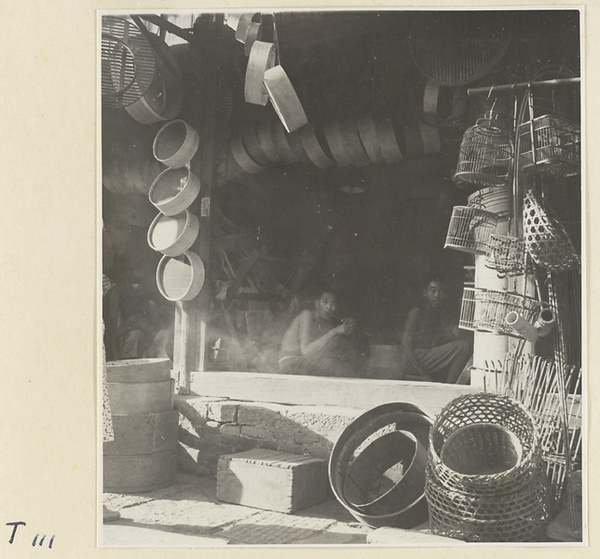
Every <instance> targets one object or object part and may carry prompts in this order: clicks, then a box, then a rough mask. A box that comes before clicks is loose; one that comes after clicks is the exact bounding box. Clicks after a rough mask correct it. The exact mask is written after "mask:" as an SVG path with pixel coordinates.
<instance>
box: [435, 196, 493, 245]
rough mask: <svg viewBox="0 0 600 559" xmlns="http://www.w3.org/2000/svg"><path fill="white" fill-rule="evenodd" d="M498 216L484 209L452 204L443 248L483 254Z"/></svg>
mask: <svg viewBox="0 0 600 559" xmlns="http://www.w3.org/2000/svg"><path fill="white" fill-rule="evenodd" d="M497 223H498V217H497V216H496V215H495V214H493V213H491V212H488V211H486V210H482V209H479V208H473V207H470V206H454V208H453V210H452V217H451V218H450V224H449V225H448V233H447V235H446V242H445V244H444V248H453V249H455V250H459V251H461V252H470V253H472V254H485V253H486V250H487V246H488V244H489V240H490V237H491V235H492V233H494V232H495V231H496V225H497Z"/></svg>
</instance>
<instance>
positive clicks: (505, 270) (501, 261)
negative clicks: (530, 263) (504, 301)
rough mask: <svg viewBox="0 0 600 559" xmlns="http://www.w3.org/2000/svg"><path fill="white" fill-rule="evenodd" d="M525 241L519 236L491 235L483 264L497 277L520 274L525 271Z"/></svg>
mask: <svg viewBox="0 0 600 559" xmlns="http://www.w3.org/2000/svg"><path fill="white" fill-rule="evenodd" d="M525 262H526V260H525V242H524V241H523V239H521V238H519V237H510V236H508V235H492V236H491V238H490V242H489V246H488V252H487V254H486V259H485V265H486V266H487V267H488V268H492V269H494V270H496V273H497V274H498V276H499V277H501V278H503V277H505V276H522V275H523V274H524V273H525Z"/></svg>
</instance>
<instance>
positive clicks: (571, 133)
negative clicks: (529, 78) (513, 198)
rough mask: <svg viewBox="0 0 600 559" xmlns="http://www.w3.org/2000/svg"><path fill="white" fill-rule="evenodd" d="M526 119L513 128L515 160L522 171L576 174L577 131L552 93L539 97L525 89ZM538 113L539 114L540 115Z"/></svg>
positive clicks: (545, 173)
mask: <svg viewBox="0 0 600 559" xmlns="http://www.w3.org/2000/svg"><path fill="white" fill-rule="evenodd" d="M525 101H526V103H527V108H528V111H529V120H527V121H526V122H522V123H521V124H519V126H518V128H517V134H518V141H519V163H520V166H521V169H522V170H523V171H524V172H532V173H540V174H544V175H550V176H553V177H571V176H575V175H578V174H579V173H580V169H581V131H580V127H579V125H578V124H576V123H575V122H573V120H572V119H571V118H569V117H568V116H567V115H566V109H565V107H564V104H561V103H560V102H559V101H556V99H555V95H554V92H553V91H552V92H551V96H550V97H542V96H540V95H539V94H538V93H536V94H535V95H534V93H533V92H532V91H531V89H529V90H528V91H527V94H526V95H525ZM540 113H541V114H540Z"/></svg>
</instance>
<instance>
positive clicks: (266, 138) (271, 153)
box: [256, 120, 283, 163]
mask: <svg viewBox="0 0 600 559" xmlns="http://www.w3.org/2000/svg"><path fill="white" fill-rule="evenodd" d="M272 125H273V120H261V121H260V122H259V123H258V125H257V126H256V136H257V138H258V145H259V146H260V149H261V151H262V152H263V153H264V154H265V157H266V158H267V159H268V160H269V161H271V162H272V163H279V162H281V161H283V156H282V155H281V153H280V152H279V149H278V148H277V146H276V144H275V141H274V140H273V135H272Z"/></svg>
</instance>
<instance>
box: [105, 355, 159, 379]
mask: <svg viewBox="0 0 600 559" xmlns="http://www.w3.org/2000/svg"><path fill="white" fill-rule="evenodd" d="M169 378H171V360H170V359H163V358H155V359H122V360H119V361H108V362H107V363H106V381H107V382H125V383H128V382H161V381H165V380H169Z"/></svg>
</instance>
